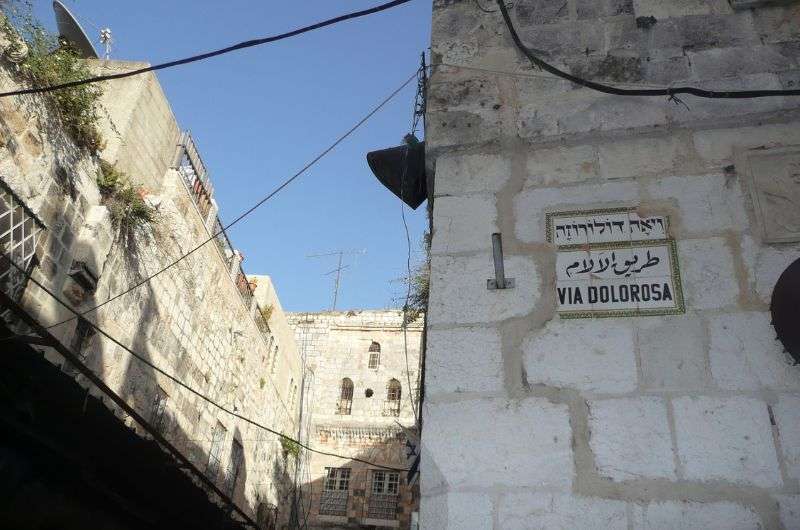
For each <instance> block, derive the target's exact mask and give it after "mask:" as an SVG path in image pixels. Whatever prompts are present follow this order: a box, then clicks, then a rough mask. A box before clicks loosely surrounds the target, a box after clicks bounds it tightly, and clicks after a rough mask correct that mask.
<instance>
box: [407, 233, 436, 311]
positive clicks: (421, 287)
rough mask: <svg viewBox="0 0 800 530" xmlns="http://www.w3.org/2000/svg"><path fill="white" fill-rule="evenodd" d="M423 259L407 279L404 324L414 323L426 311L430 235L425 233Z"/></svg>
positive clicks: (428, 286)
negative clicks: (408, 286)
mask: <svg viewBox="0 0 800 530" xmlns="http://www.w3.org/2000/svg"><path fill="white" fill-rule="evenodd" d="M422 246H423V250H424V252H425V258H424V259H423V261H422V263H420V264H419V265H417V267H416V268H415V269H414V270H413V271H412V273H411V277H410V278H409V279H408V281H409V283H410V284H411V285H410V289H409V291H410V293H409V297H408V303H407V304H406V307H405V312H406V323H410V322H414V321H415V320H416V319H418V318H419V317H420V315H421V314H423V313H425V312H426V311H427V310H428V297H429V294H430V284H431V255H430V248H431V247H430V234H428V233H427V232H426V233H425V235H424V236H423V241H422Z"/></svg>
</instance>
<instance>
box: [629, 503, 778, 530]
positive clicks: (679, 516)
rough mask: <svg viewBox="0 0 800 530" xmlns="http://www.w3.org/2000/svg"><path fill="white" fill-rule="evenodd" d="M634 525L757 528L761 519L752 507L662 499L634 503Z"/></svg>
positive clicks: (656, 529) (688, 529)
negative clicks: (641, 504) (648, 502)
mask: <svg viewBox="0 0 800 530" xmlns="http://www.w3.org/2000/svg"><path fill="white" fill-rule="evenodd" d="M633 527H634V528H641V529H647V530H661V529H666V528H669V529H675V530H678V529H680V530H693V529H695V528H704V529H706V528H707V529H709V530H758V529H760V528H763V526H762V522H761V519H760V518H759V517H758V514H756V513H754V512H753V510H750V509H747V508H745V507H743V506H739V505H737V504H733V503H729V502H717V503H708V504H701V503H696V502H659V503H653V504H649V505H647V506H634V508H633Z"/></svg>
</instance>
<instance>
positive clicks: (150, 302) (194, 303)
mask: <svg viewBox="0 0 800 530" xmlns="http://www.w3.org/2000/svg"><path fill="white" fill-rule="evenodd" d="M135 66H138V63H132V64H131V63H121V62H112V63H107V62H102V63H101V64H100V65H98V67H99V68H101V69H103V70H105V71H120V70H124V69H126V68H133V67H135ZM18 83H19V79H18V78H16V77H15V76H14V75H13V74H12V73H11V72H10V71H9V70H8V69H6V68H3V69H0V86H2V89H3V90H12V89H15V88H19V87H20V85H19V84H18ZM104 90H105V95H104V98H103V105H104V109H105V110H106V111H107V112H103V111H101V113H100V114H101V116H107V117H108V118H109V119H110V120H111V121H110V122H109V121H104V122H103V123H101V128H102V130H103V134H104V137H105V138H107V139H108V144H107V147H106V150H105V151H104V152H103V153H102V154H101V155H102V157H103V158H104V159H105V160H107V161H109V162H111V163H115V162H116V163H118V168H119V169H121V170H123V171H125V172H126V173H127V174H128V176H129V177H130V179H131V181H132V182H133V183H134V184H136V185H138V186H143V187H144V189H145V192H146V193H147V196H146V199H147V200H148V201H149V202H150V203H151V204H152V205H154V206H156V208H157V211H158V222H157V223H156V224H154V225H153V226H152V230H148V231H146V232H147V233H145V234H144V235H142V236H141V237H138V238H136V240H135V244H133V245H126V244H125V243H123V242H122V241H121V240H120V239H119V238H118V234H117V233H116V232H115V231H114V229H113V227H112V226H111V223H110V219H109V214H108V210H107V209H106V207H105V206H104V205H103V204H102V201H101V197H100V194H99V191H98V188H97V184H96V178H97V174H98V169H99V167H98V163H97V160H96V159H94V158H92V157H90V156H88V155H87V153H85V152H83V151H81V150H79V149H77V148H76V147H75V146H74V145H73V144H72V143H71V142H70V140H69V139H68V138H66V137H65V136H64V135H63V133H62V132H61V130H60V129H59V127H58V121H57V119H56V118H55V117H54V116H53V115H52V114H50V113H49V111H48V108H47V107H46V105H45V102H44V101H43V99H42V98H41V97H38V96H28V97H24V98H11V99H9V98H6V99H3V100H2V101H0V139H2V146H1V147H0V179H2V180H3V182H4V183H5V184H6V185H8V186H9V187H11V189H12V190H13V191H14V192H15V193H16V194H17V195H18V196H19V197H20V199H21V200H22V201H24V202H25V204H26V205H27V206H28V207H29V208H30V209H31V210H32V211H33V212H34V213H35V214H36V215H37V216H39V218H40V219H41V220H42V221H43V223H44V225H45V228H44V230H43V231H42V233H41V236H40V239H39V245H38V250H37V257H38V260H39V263H40V264H39V266H38V267H36V269H35V270H34V273H33V277H34V278H36V279H37V280H38V281H40V282H42V283H43V284H44V285H46V286H47V287H48V288H50V289H51V290H53V291H54V292H55V293H57V294H58V295H59V296H61V297H62V298H63V299H65V300H68V301H69V303H70V304H72V305H73V307H74V308H75V309H76V310H78V311H85V310H88V309H89V308H92V307H94V306H95V305H97V304H99V303H103V302H107V301H108V300H109V299H110V298H111V297H113V296H115V295H116V294H118V293H120V292H121V291H124V290H126V289H127V288H128V287H129V286H131V285H133V284H135V283H137V282H139V281H140V280H141V279H142V278H144V277H146V276H149V275H151V274H153V273H155V272H156V271H158V270H160V269H162V268H164V267H165V266H167V265H168V264H170V263H172V262H173V261H174V260H175V259H177V258H178V257H179V256H181V255H183V254H185V253H187V252H189V251H190V250H192V249H193V248H195V247H196V246H197V245H199V244H200V243H201V242H203V241H204V240H206V239H207V238H208V237H209V233H208V231H207V229H206V227H205V225H204V219H202V218H201V216H200V214H199V211H198V209H197V208H196V206H195V204H194V202H193V201H192V198H191V196H190V195H189V193H188V191H187V189H186V186H185V184H184V182H183V179H182V177H181V176H180V175H179V174H178V172H177V171H175V170H174V169H170V165H171V163H172V162H171V160H170V159H171V157H173V156H174V155H175V153H176V152H177V144H176V143H177V136H176V133H177V131H179V127H178V125H177V123H176V122H175V119H174V117H173V116H172V113H171V111H170V108H169V103H168V102H167V100H166V99H165V97H164V95H163V92H162V91H161V89H160V87H159V84H158V80H157V78H156V77H155V76H154V75H152V74H147V75H142V76H137V77H134V78H131V79H129V80H126V81H119V82H114V83H109V84H107V85H105V86H104ZM115 90H118V92H115ZM75 261H83V262H85V263H86V264H87V266H88V267H89V268H90V270H91V271H92V273H93V274H95V275H97V276H98V283H97V287H96V289H95V290H94V291H93V292H85V291H84V290H82V289H80V288H79V287H78V286H77V285H76V284H75V283H74V282H73V281H72V280H71V279H70V277H69V271H70V268H71V267H72V265H73V262H75ZM266 287H267V286H266V285H265V290H264V292H263V293H259V294H263V296H265V300H268V301H269V300H271V301H272V302H273V303H275V304H276V305H277V306H278V307H279V303H278V302H277V295H276V294H275V293H274V290H272V288H271V286H270V287H269V292H267V290H266ZM22 303H23V305H24V306H25V307H26V308H27V309H28V311H29V312H30V313H31V314H32V315H33V316H34V317H35V318H36V319H38V320H39V322H41V323H42V324H44V325H51V324H54V323H56V322H61V321H63V320H66V319H68V318H70V317H72V316H73V314H72V313H71V312H69V311H68V310H67V309H65V308H63V307H62V306H60V305H59V304H58V303H57V302H55V301H54V300H53V299H52V298H51V297H49V295H47V294H46V293H45V292H43V291H41V290H40V289H38V288H36V287H35V286H33V285H29V286H28V288H27V289H26V291H25V293H24V297H23V299H22ZM257 316H258V315H256V314H255V304H254V303H251V302H249V301H247V300H245V299H244V298H243V297H242V296H241V294H240V293H239V291H238V290H237V288H236V285H235V283H234V281H233V280H232V277H231V274H230V268H229V266H228V264H227V263H226V262H225V260H224V259H223V256H222V255H221V253H220V251H219V249H218V248H217V246H216V244H215V243H214V242H213V241H212V242H211V243H209V244H207V245H205V246H203V247H202V248H200V249H199V250H198V251H196V252H194V253H193V254H192V255H190V256H189V257H187V258H186V259H184V260H182V261H181V262H180V263H179V264H177V265H176V266H174V267H171V268H170V269H169V270H167V271H166V272H164V273H162V274H159V275H158V276H156V277H155V278H153V279H152V280H151V281H149V282H147V283H146V284H144V285H142V286H141V287H139V288H137V289H134V290H133V291H131V292H130V293H128V294H126V295H124V296H122V297H121V298H118V299H115V300H113V301H110V302H108V303H107V304H106V305H104V306H103V307H101V308H100V309H98V310H97V311H95V312H92V313H89V314H87V318H88V319H90V320H91V321H92V322H94V323H96V324H97V325H99V326H100V327H101V328H102V329H104V330H106V331H107V332H108V333H109V334H110V335H112V336H113V337H114V338H116V339H117V340H119V341H120V342H121V343H123V344H125V345H128V346H129V347H130V348H132V349H133V350H134V351H136V352H137V353H139V354H141V355H142V356H144V357H145V358H146V359H147V360H148V361H149V362H151V363H152V364H154V365H156V366H158V367H159V368H161V369H163V370H164V371H166V372H167V373H169V374H172V375H174V376H175V377H176V378H178V379H179V380H181V381H182V382H184V383H186V384H187V385H189V386H190V387H192V388H193V389H195V390H197V391H198V392H200V393H202V394H204V395H206V396H208V397H209V398H211V399H212V400H214V401H216V402H217V403H219V404H221V405H222V406H224V407H226V408H228V409H230V410H234V411H236V412H237V413H239V414H242V415H244V416H246V417H249V418H251V419H253V420H255V421H257V422H258V423H260V424H262V425H266V426H270V427H272V428H274V429H275V430H278V431H281V432H284V433H287V434H289V435H291V436H294V435H295V434H296V433H297V432H298V413H299V399H297V400H295V401H294V402H293V401H292V400H291V399H290V396H291V394H290V392H289V391H288V382H289V381H290V380H291V379H292V378H294V380H295V381H298V382H299V381H300V377H301V371H300V366H301V364H300V359H299V356H298V352H297V348H296V347H295V346H294V344H293V335H292V333H291V331H290V330H289V329H288V325H287V324H286V321H285V317H284V316H283V313H282V311H281V310H278V311H276V312H275V313H274V315H273V318H272V320H273V322H271V325H272V327H274V328H275V329H279V330H281V337H280V340H281V342H282V346H283V350H282V357H281V358H280V359H279V360H278V361H279V362H278V363H276V364H277V369H276V370H272V369H271V367H270V366H269V365H267V363H266V359H267V357H268V355H269V352H268V344H269V338H270V334H269V333H265V332H263V331H262V329H260V328H259V326H258V324H257V318H256V317H257ZM76 330H77V326H76V321H75V320H70V321H69V322H67V323H65V324H62V325H60V326H58V327H55V328H53V329H52V330H51V331H52V333H54V334H55V335H56V336H57V337H58V338H59V340H61V342H62V343H63V344H65V345H66V346H67V347H70V348H73V349H74V350H75V351H76V352H77V353H78V354H79V355H80V356H81V357H82V358H83V359H84V361H85V363H86V364H87V365H88V366H89V367H90V368H91V369H93V370H94V371H96V373H97V374H98V375H100V377H101V378H102V379H103V380H104V381H105V382H106V384H108V386H109V387H111V388H112V390H114V391H115V392H117V393H118V394H119V395H121V396H122V397H123V398H124V399H125V400H126V401H128V403H129V404H130V405H132V406H133V407H134V408H136V410H137V411H138V412H140V413H141V414H142V415H143V416H144V417H145V418H146V419H148V420H150V421H155V419H154V418H155V416H154V415H155V410H156V406H155V404H156V401H157V397H158V396H159V395H160V396H162V398H164V399H165V400H166V401H165V403H166V404H165V407H164V408H165V411H166V412H165V416H164V418H163V420H162V421H161V430H162V433H163V434H164V435H165V437H167V438H168V439H169V440H170V441H171V442H172V443H173V444H174V445H175V446H176V447H177V448H178V449H179V450H180V451H182V452H183V453H184V454H186V456H188V457H189V459H190V460H191V461H192V462H193V463H194V464H195V465H196V466H197V467H198V468H199V469H200V470H201V471H203V472H205V471H206V466H207V463H208V461H209V451H210V448H211V441H212V437H213V432H214V430H215V428H216V426H217V424H218V423H220V424H222V425H223V427H224V428H225V429H226V431H227V432H226V436H225V438H224V440H223V445H222V450H221V452H220V456H221V469H222V472H220V473H219V474H217V475H216V476H212V477H210V478H211V479H212V480H213V481H214V482H215V483H216V484H217V485H218V486H219V487H220V488H223V489H224V484H225V482H224V479H225V470H226V469H227V467H228V464H229V461H230V455H231V452H232V446H233V443H234V440H236V441H238V442H239V443H241V444H242V447H243V449H244V461H243V465H242V468H241V470H240V474H239V479H238V481H237V486H236V489H235V491H234V492H233V493H232V497H233V498H234V500H235V502H236V504H237V505H238V506H239V507H240V508H242V509H243V510H245V511H246V512H247V513H249V514H250V515H251V517H253V518H254V519H255V514H256V510H257V507H258V505H259V503H261V502H265V503H270V504H273V505H280V507H281V512H280V513H281V516H282V517H283V518H287V517H288V505H289V503H288V494H289V492H290V491H291V487H292V484H293V476H292V475H293V469H292V467H291V466H292V462H291V461H288V462H287V460H286V458H285V456H284V454H283V450H282V447H281V444H280V442H279V440H278V439H277V437H276V436H275V435H273V434H270V433H267V432H265V431H263V430H261V429H259V428H257V427H255V426H252V425H249V424H248V423H246V422H243V421H241V420H238V419H236V418H234V417H232V416H231V415H229V414H227V413H224V412H222V411H220V410H219V409H217V408H216V407H214V406H212V405H211V404H210V403H208V402H206V401H205V400H203V399H201V398H199V397H198V396H196V395H195V394H194V393H192V392H190V391H188V390H187V389H185V388H182V387H180V386H179V385H177V384H176V383H174V382H173V381H171V380H169V379H168V378H167V377H165V376H163V375H161V374H159V373H157V372H156V371H155V370H153V369H152V368H150V367H148V366H146V365H145V364H143V363H141V362H140V361H138V360H136V359H134V358H133V357H132V356H131V355H130V354H129V353H128V352H127V351H125V350H124V349H123V348H121V347H119V346H117V345H116V344H114V343H113V342H111V341H110V340H108V339H106V338H105V337H102V336H100V335H94V336H91V337H87V338H86V339H85V340H84V341H79V340H77V339H76ZM46 354H47V356H48V358H49V359H51V360H52V361H53V362H54V363H57V364H63V363H64V361H63V359H62V358H61V357H60V356H59V355H58V354H56V353H55V352H53V351H49V350H47V351H46ZM64 370H65V371H66V372H68V373H70V374H72V375H76V374H77V372H76V371H75V370H74V369H73V368H71V367H70V366H66V365H65V366H64ZM77 379H78V380H79V382H81V384H83V385H85V386H86V387H87V389H88V391H90V392H93V393H97V392H98V391H97V390H96V389H95V388H94V387H93V385H92V384H91V383H89V382H88V381H86V380H85V379H84V378H83V377H82V376H77ZM106 403H107V404H108V403H109V402H108V400H106ZM109 406H110V407H112V408H113V406H112V405H109ZM115 412H116V413H118V414H119V415H120V417H122V418H124V419H125V421H128V422H129V423H130V424H131V426H132V427H133V428H137V429H138V426H136V425H135V424H134V423H133V422H132V421H131V420H130V418H127V417H126V415H125V414H124V413H123V412H122V411H120V410H115ZM142 432H143V431H142Z"/></svg>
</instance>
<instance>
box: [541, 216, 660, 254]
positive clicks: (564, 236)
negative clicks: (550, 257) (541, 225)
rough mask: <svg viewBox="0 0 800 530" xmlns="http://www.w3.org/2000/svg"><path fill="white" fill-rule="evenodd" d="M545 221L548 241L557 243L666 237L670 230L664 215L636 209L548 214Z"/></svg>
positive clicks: (570, 243)
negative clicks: (586, 213)
mask: <svg viewBox="0 0 800 530" xmlns="http://www.w3.org/2000/svg"><path fill="white" fill-rule="evenodd" d="M548 222H549V227H550V234H549V237H550V239H551V243H555V244H556V245H558V246H566V245H581V244H592V243H615V242H623V241H647V240H660V239H667V234H668V230H669V227H668V223H667V218H666V217H664V216H652V217H639V215H638V214H637V213H636V212H612V213H605V214H603V213H600V214H596V215H568V214H550V215H549V219H548Z"/></svg>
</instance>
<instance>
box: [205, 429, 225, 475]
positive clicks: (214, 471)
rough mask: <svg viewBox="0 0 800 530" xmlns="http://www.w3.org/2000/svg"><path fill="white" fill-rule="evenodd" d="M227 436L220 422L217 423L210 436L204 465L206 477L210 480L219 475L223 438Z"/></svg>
mask: <svg viewBox="0 0 800 530" xmlns="http://www.w3.org/2000/svg"><path fill="white" fill-rule="evenodd" d="M227 434H228V431H227V429H225V427H224V426H223V425H222V424H221V423H220V422H217V425H216V427H214V432H213V433H212V435H211V449H209V451H208V464H207V465H206V475H208V477H209V478H211V479H212V480H214V479H216V478H217V476H218V475H219V469H220V467H221V466H220V464H221V462H222V447H223V446H224V445H225V436H226V435H227Z"/></svg>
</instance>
